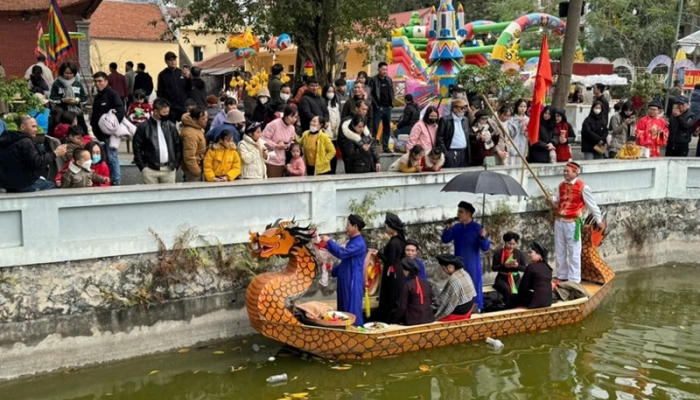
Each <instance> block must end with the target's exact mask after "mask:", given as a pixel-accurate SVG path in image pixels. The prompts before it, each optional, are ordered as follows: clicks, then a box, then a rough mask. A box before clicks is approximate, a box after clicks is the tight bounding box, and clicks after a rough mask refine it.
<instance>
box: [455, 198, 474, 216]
mask: <svg viewBox="0 0 700 400" xmlns="http://www.w3.org/2000/svg"><path fill="white" fill-rule="evenodd" d="M457 207H458V208H463V209H465V210H466V211H467V212H468V213H469V214H471V215H474V213H475V212H476V208H474V206H473V205H472V203H467V202H466V201H460V202H459V205H457Z"/></svg>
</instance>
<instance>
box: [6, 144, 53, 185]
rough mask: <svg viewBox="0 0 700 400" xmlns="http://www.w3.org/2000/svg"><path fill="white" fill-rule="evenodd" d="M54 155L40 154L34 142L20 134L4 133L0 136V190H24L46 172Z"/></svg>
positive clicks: (50, 153)
mask: <svg viewBox="0 0 700 400" xmlns="http://www.w3.org/2000/svg"><path fill="white" fill-rule="evenodd" d="M55 161H56V155H55V154H54V153H53V152H51V151H49V152H46V153H42V152H41V151H39V148H38V147H37V145H36V144H35V143H34V140H33V139H32V138H31V137H30V136H29V135H26V134H24V133H22V132H17V131H5V132H4V133H3V134H2V136H0V188H4V189H6V190H7V191H8V192H11V191H16V190H21V189H24V188H26V187H28V186H30V185H31V184H32V183H34V182H35V181H36V180H37V179H39V177H40V176H42V174H43V173H44V172H45V171H46V166H47V165H49V163H53V162H55Z"/></svg>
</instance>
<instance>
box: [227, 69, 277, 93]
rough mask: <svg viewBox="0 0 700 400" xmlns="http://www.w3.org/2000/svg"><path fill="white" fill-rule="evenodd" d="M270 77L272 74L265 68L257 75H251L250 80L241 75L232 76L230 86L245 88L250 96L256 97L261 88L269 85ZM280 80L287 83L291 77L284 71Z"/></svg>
mask: <svg viewBox="0 0 700 400" xmlns="http://www.w3.org/2000/svg"><path fill="white" fill-rule="evenodd" d="M269 78H270V76H269V75H268V73H267V72H265V71H264V70H260V72H257V73H256V74H255V75H253V76H251V77H250V80H244V79H243V78H241V77H240V76H238V77H235V78H231V81H230V82H229V86H231V87H232V88H234V89H237V88H244V89H245V91H246V92H247V93H248V96H250V97H256V96H257V95H258V93H259V92H260V89H262V88H266V87H267V82H268V80H269ZM280 80H281V81H282V83H287V82H289V80H290V79H289V77H288V76H287V75H286V74H285V73H284V72H283V73H282V76H281V77H280Z"/></svg>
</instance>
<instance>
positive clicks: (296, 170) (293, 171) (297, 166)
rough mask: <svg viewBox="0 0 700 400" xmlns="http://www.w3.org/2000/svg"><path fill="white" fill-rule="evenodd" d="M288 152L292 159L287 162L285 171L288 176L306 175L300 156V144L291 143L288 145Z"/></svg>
mask: <svg viewBox="0 0 700 400" xmlns="http://www.w3.org/2000/svg"><path fill="white" fill-rule="evenodd" d="M289 152H290V153H291V154H292V159H291V160H290V161H289V164H287V166H286V169H287V173H288V174H289V175H290V176H306V165H305V164H304V158H302V150H301V144H299V143H292V145H291V146H290V147H289Z"/></svg>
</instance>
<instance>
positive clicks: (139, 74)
mask: <svg viewBox="0 0 700 400" xmlns="http://www.w3.org/2000/svg"><path fill="white" fill-rule="evenodd" d="M139 89H141V90H143V91H144V92H145V93H146V98H149V97H151V93H153V78H151V74H149V73H148V72H146V64H144V63H138V64H136V76H135V77H134V91H137V90H139Z"/></svg>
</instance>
